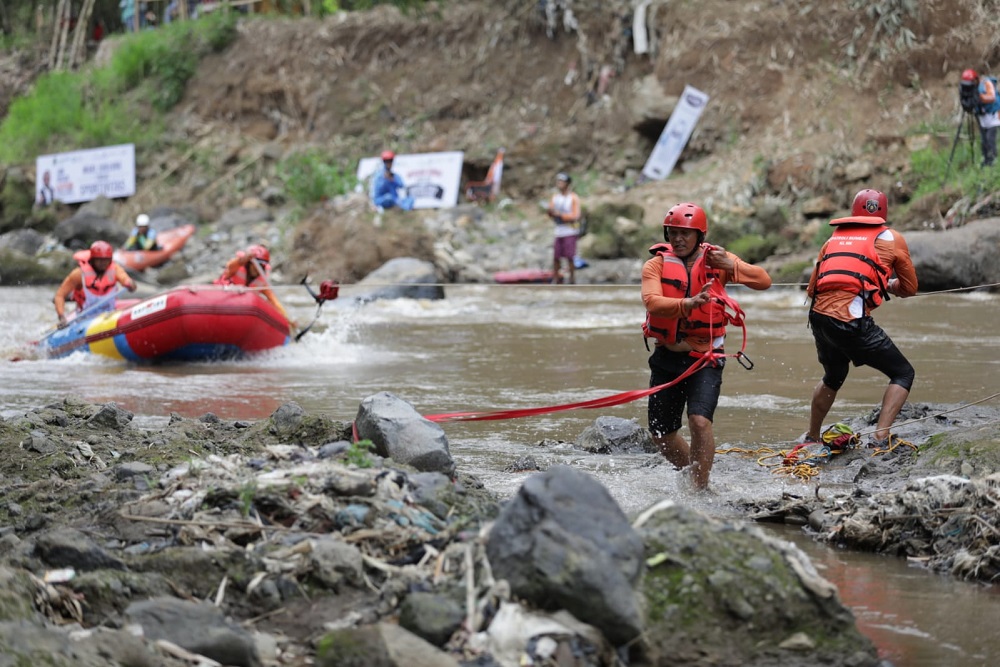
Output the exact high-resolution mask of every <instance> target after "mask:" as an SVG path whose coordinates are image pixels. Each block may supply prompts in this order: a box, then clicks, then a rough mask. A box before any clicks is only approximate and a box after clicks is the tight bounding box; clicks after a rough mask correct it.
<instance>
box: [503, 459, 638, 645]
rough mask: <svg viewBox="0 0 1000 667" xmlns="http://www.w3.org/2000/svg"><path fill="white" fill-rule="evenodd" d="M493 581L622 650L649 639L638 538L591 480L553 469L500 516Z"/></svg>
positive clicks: (569, 470)
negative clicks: (505, 584)
mask: <svg viewBox="0 0 1000 667" xmlns="http://www.w3.org/2000/svg"><path fill="white" fill-rule="evenodd" d="M486 554H487V556H488V557H489V560H490V565H491V566H492V568H493V574H494V576H495V577H496V578H498V579H506V580H507V581H508V583H509V584H510V587H511V592H512V593H513V594H514V595H516V596H517V597H519V598H521V599H524V600H526V601H528V602H530V603H531V604H533V605H535V606H536V607H539V608H541V609H547V610H559V609H564V610H566V611H568V612H570V613H571V614H573V616H575V617H576V618H578V619H579V620H581V621H583V622H584V623H588V624H590V625H592V626H594V627H596V628H597V629H598V630H600V631H601V632H603V633H604V635H605V636H606V637H607V638H608V640H609V641H610V642H611V643H613V644H615V645H621V644H625V643H626V642H629V641H631V640H633V639H635V638H636V637H637V636H639V634H640V633H641V632H642V626H643V620H642V612H641V610H640V605H639V599H638V596H637V595H636V592H635V586H636V585H637V584H638V582H639V578H640V576H641V575H642V569H643V546H642V540H641V538H640V537H639V535H638V533H636V532H635V530H633V529H632V526H631V525H629V522H628V519H627V518H626V517H625V514H624V513H623V512H622V510H621V508H619V507H618V505H617V503H615V501H614V499H613V498H612V497H611V494H610V493H608V491H607V489H605V488H604V487H603V486H602V485H601V483H600V482H598V481H597V480H596V479H594V478H593V477H591V476H590V475H588V474H586V473H584V472H581V471H579V470H576V469H575V468H571V467H569V466H553V467H552V468H549V469H548V470H547V471H545V472H544V473H540V474H537V475H533V476H531V477H529V478H528V479H527V480H526V481H525V482H524V485H523V486H521V489H520V490H519V491H518V492H517V495H516V496H514V498H513V499H511V501H510V502H509V503H508V504H507V505H506V506H505V507H504V508H503V510H501V512H500V516H499V517H498V518H497V520H496V523H494V525H493V529H492V530H491V531H490V536H489V541H488V543H487V546H486Z"/></svg>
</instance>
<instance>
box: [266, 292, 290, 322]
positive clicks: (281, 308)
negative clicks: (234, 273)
mask: <svg viewBox="0 0 1000 667" xmlns="http://www.w3.org/2000/svg"><path fill="white" fill-rule="evenodd" d="M260 293H261V295H262V296H263V297H264V298H265V299H267V300H268V301H270V302H271V305H272V306H274V307H275V308H277V309H278V311H279V312H280V313H281V314H282V316H283V317H284V318H285V319H286V320H288V323H289V324H292V321H291V320H290V319H289V318H288V312H287V311H286V310H285V307H284V306H283V305H281V301H279V300H278V296H277V295H276V294H275V293H274V292H272V291H271V288H269V287H265V288H264V289H262V290H261V291H260Z"/></svg>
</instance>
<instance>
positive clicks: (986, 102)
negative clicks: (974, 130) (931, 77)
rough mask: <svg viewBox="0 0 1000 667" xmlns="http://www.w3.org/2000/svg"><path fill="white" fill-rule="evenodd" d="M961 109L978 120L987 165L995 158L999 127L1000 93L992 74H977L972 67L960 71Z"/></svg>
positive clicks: (984, 161)
mask: <svg viewBox="0 0 1000 667" xmlns="http://www.w3.org/2000/svg"><path fill="white" fill-rule="evenodd" d="M958 93H959V101H960V102H961V104H962V110H963V111H964V112H965V113H968V114H974V115H975V116H976V118H977V119H978V120H979V138H980V145H981V147H982V150H983V165H982V166H984V167H989V166H992V165H993V162H994V161H995V160H996V158H997V128H998V127H1000V115H998V113H997V112H998V111H1000V95H997V80H996V77H992V76H979V74H978V73H976V70H974V69H967V70H965V71H964V72H962V83H961V84H960V85H959V89H958Z"/></svg>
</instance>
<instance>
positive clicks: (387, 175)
mask: <svg viewBox="0 0 1000 667" xmlns="http://www.w3.org/2000/svg"><path fill="white" fill-rule="evenodd" d="M395 159H396V154H395V153H393V152H392V151H382V164H383V165H384V166H385V168H384V169H383V170H382V171H380V172H377V173H376V174H375V175H374V176H373V177H372V188H371V198H372V203H373V204H375V206H376V207H377V208H378V209H379V210H382V209H386V208H392V207H394V206H398V207H399V208H401V209H403V210H404V211H409V210H411V209H412V208H413V197H407V196H405V195H406V186H405V185H404V184H403V179H402V178H400V176H399V174H397V173H395V172H394V171H393V170H392V161H393V160H395ZM400 190H402V191H403V195H404V196H402V197H400V196H399V191H400Z"/></svg>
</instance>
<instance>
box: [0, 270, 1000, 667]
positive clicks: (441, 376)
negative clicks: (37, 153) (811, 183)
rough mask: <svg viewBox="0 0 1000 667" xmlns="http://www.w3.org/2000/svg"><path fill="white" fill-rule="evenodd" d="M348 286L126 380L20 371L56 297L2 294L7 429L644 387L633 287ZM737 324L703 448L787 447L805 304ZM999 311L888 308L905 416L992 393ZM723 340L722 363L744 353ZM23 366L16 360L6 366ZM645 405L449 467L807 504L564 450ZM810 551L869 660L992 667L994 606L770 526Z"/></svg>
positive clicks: (760, 489)
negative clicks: (850, 614)
mask: <svg viewBox="0 0 1000 667" xmlns="http://www.w3.org/2000/svg"><path fill="white" fill-rule="evenodd" d="M354 289H357V288H351V287H345V288H343V289H342V290H341V298H340V299H338V300H337V301H334V302H330V303H328V304H326V305H325V306H324V307H323V310H322V312H321V313H320V316H319V320H318V322H317V324H316V326H315V327H314V328H313V330H311V331H310V332H309V333H308V334H307V335H306V336H305V337H303V339H302V341H301V342H300V343H296V344H292V345H290V346H288V347H285V348H282V349H279V350H275V351H272V352H269V353H266V354H263V355H260V356H258V357H254V358H253V359H250V360H245V361H239V362H225V363H205V364H183V365H167V366H145V367H144V366H128V365H122V364H119V363H116V362H112V361H111V360H105V359H101V358H96V357H92V356H89V355H84V354H80V355H75V356H72V357H69V358H67V359H62V360H39V359H33V358H31V357H30V354H28V353H27V352H26V349H25V344H26V343H27V342H29V341H31V340H33V339H37V338H38V337H39V336H41V335H42V334H44V333H45V331H46V330H47V329H48V328H49V327H51V325H52V324H53V323H54V321H55V316H54V312H53V309H52V305H51V297H52V293H53V292H54V289H48V288H0V295H2V298H0V317H2V321H3V322H6V326H5V327H3V328H2V329H0V356H2V359H3V361H0V415H2V416H3V417H5V418H7V417H11V416H13V415H18V414H22V413H24V412H26V411H27V410H30V409H33V408H36V407H40V406H42V405H45V404H47V403H51V402H53V401H58V400H62V399H63V398H64V397H66V396H68V395H73V396H77V397H79V398H81V399H83V400H85V401H87V402H91V403H104V402H108V401H114V402H116V403H118V404H119V405H121V406H122V407H124V408H126V409H128V410H130V411H132V412H134V413H135V414H136V423H137V424H138V425H140V426H145V427H150V428H155V427H156V426H157V425H159V424H163V423H166V421H167V419H168V418H169V415H170V413H171V412H176V413H178V414H180V415H183V416H186V417H197V416H200V415H203V414H205V413H207V412H212V413H214V414H216V415H218V416H219V417H222V418H224V419H243V420H253V419H261V418H266V417H267V416H269V415H270V414H271V413H272V412H273V411H274V410H275V409H276V408H278V407H279V406H280V405H282V404H283V403H287V402H289V401H294V402H296V403H298V404H299V405H301V406H302V407H303V408H305V409H306V410H307V411H309V412H314V413H320V414H325V415H328V416H330V417H333V418H336V419H343V420H350V419H353V418H354V416H355V415H356V413H357V409H358V405H359V403H360V402H361V401H362V400H363V399H364V398H365V397H367V396H370V395H372V394H375V393H377V392H380V391H388V392H391V393H393V394H395V395H397V396H399V397H400V398H402V399H404V400H406V401H407V402H409V403H411V404H412V405H413V406H414V407H415V408H416V409H417V410H418V411H420V412H421V413H422V414H432V413H440V412H453V411H475V410H490V409H509V408H527V407H538V406H547V405H559V404H564V403H573V402H577V401H583V400H587V399H595V398H600V397H604V396H607V395H609V394H614V393H618V392H622V391H626V390H631V389H642V388H644V387H646V386H648V381H649V373H648V367H647V365H646V359H647V357H648V353H647V352H646V350H645V348H644V346H643V343H642V338H641V334H640V332H639V324H640V322H641V320H642V317H643V308H642V303H641V300H640V298H639V286H638V285H621V286H587V285H580V286H575V287H573V286H568V287H562V286H500V285H462V286H448V287H447V288H446V295H447V298H446V299H444V300H441V301H432V302H428V301H412V300H397V301H376V302H373V303H368V304H365V305H359V304H358V303H357V302H356V301H355V300H354V299H353V298H352V295H357V294H358V293H357V292H352V290H354ZM278 290H279V294H280V296H281V298H282V299H283V301H284V302H285V304H286V306H288V308H289V310H290V312H291V314H292V316H293V317H294V318H295V319H297V320H298V321H299V322H302V323H307V322H309V321H310V320H312V318H313V316H314V315H315V312H316V307H315V305H314V304H313V302H312V300H311V299H310V298H309V296H308V295H307V294H306V292H305V291H304V290H303V289H302V288H301V287H290V286H289V287H279V288H278ZM732 294H733V296H735V297H736V298H737V299H738V300H739V301H740V303H741V305H742V306H743V307H744V309H745V310H746V312H747V324H748V339H747V347H746V354H747V355H748V356H749V358H750V359H751V360H752V361H753V363H754V364H755V368H754V370H752V371H747V370H744V369H743V368H741V367H740V366H739V365H737V364H735V363H732V361H730V363H729V364H728V365H727V368H726V371H725V379H724V382H723V390H722V399H721V401H720V404H719V409H718V410H717V412H716V422H715V424H716V426H715V433H716V440H717V446H718V447H720V448H722V447H747V448H756V447H759V446H762V445H770V446H778V447H787V446H789V444H790V443H791V442H792V441H793V440H794V439H796V438H797V437H798V436H799V435H800V434H802V432H803V431H804V430H805V428H806V422H807V419H808V411H809V398H810V395H811V391H812V388H813V386H814V385H815V384H816V382H817V381H818V379H819V377H820V375H821V370H820V367H819V365H818V363H817V362H816V354H815V348H814V347H813V342H812V337H811V334H810V332H809V330H808V329H807V328H806V326H805V319H806V304H805V297H804V293H803V292H801V291H800V290H797V289H794V288H789V287H786V288H773V289H771V290H769V291H767V292H760V293H758V292H752V291H749V290H743V289H741V288H736V289H733V290H732ZM998 306H1000V296H998V295H993V294H988V293H984V292H972V293H965V292H963V293H948V294H934V295H921V296H917V297H914V298H911V299H906V300H902V299H893V300H892V301H891V302H890V303H888V304H886V305H885V306H883V307H882V308H880V309H879V312H878V313H877V318H876V319H877V320H878V321H879V323H880V324H881V325H882V326H883V327H884V328H885V329H886V330H887V331H888V332H889V334H890V335H891V336H892V338H893V340H895V341H896V343H897V345H899V347H900V348H901V349H902V350H903V352H904V353H905V354H906V355H907V356H908V357H909V359H910V361H911V362H912V363H913V365H914V366H915V367H916V371H917V379H916V383H915V385H914V388H913V391H912V393H911V395H910V398H911V400H912V401H913V402H916V403H948V404H960V403H962V402H972V401H976V400H979V399H981V398H984V397H986V396H989V395H991V394H993V393H995V392H996V391H997V386H998V385H1000V382H998V379H997V378H998V376H1000V355H998V350H1000V309H998ZM740 340H741V336H740V332H739V331H731V332H730V335H729V339H728V344H727V349H728V351H730V352H734V351H736V350H737V349H738V348H739V346H740ZM14 358H20V359H21V360H19V361H9V360H10V359H14ZM884 386H885V379H884V377H883V376H881V375H879V374H878V373H876V372H874V371H871V370H870V369H867V368H861V369H852V371H851V375H850V377H849V379H848V382H847V384H846V385H845V387H844V389H843V390H842V391H841V392H840V398H839V399H838V402H837V403H836V405H835V406H834V408H833V410H832V412H831V414H830V420H831V421H832V420H835V419H847V418H853V417H857V416H859V415H863V414H866V413H867V412H869V411H870V410H871V409H872V408H873V407H875V406H876V405H877V404H878V402H879V401H880V399H881V395H882V391H883V389H884ZM645 408H646V402H645V399H641V400H639V401H636V402H633V403H628V404H625V405H621V406H618V407H614V408H606V409H601V410H599V411H586V410H577V411H569V412H556V413H552V414H548V415H542V416H537V417H529V418H524V419H514V420H507V421H485V422H466V423H451V424H445V425H444V428H445V431H446V433H447V436H448V440H449V444H450V447H451V450H452V454H453V455H454V457H455V459H456V461H457V463H458V465H459V467H460V468H461V469H462V470H463V471H466V472H470V473H472V474H475V475H476V476H478V477H480V478H481V479H482V480H483V481H484V483H485V484H486V486H487V487H488V488H490V489H493V490H495V491H497V492H498V493H500V494H502V495H510V494H512V493H514V492H515V491H516V490H517V488H518V487H519V486H520V484H521V483H522V482H523V481H524V479H525V477H526V475H527V474H529V473H511V472H506V469H507V468H508V467H509V466H510V465H511V464H512V462H514V461H515V460H517V459H518V458H520V457H524V456H532V457H534V459H535V460H536V462H537V463H538V465H539V466H540V467H542V468H545V467H547V466H549V465H552V464H555V463H566V464H570V465H574V466H577V467H580V468H582V469H585V470H587V471H588V472H590V473H592V474H594V475H595V476H597V477H598V478H599V479H600V480H601V481H602V482H603V483H604V484H605V486H607V487H608V489H609V490H610V491H611V493H612V494H613V495H614V497H615V498H616V499H617V500H618V502H619V503H620V505H621V506H622V508H623V509H624V510H625V511H626V512H629V513H632V512H636V511H639V510H641V509H642V508H644V507H646V506H648V505H650V504H652V503H653V502H655V501H657V500H661V499H663V498H664V497H671V498H675V499H677V500H679V501H680V502H685V503H688V504H691V505H695V506H698V507H699V508H700V509H702V510H704V511H706V512H708V513H710V514H713V515H716V516H725V517H730V518H731V517H733V516H735V513H734V510H732V509H731V505H730V503H732V502H733V501H735V500H737V499H741V498H773V497H776V496H779V495H780V494H781V493H782V492H783V491H786V490H787V491H790V492H793V493H797V494H802V493H808V492H810V490H809V489H808V488H805V489H804V488H803V484H802V483H801V482H797V481H795V480H788V479H784V478H779V477H777V476H774V475H771V474H770V473H769V472H768V471H767V470H766V469H764V468H760V469H759V470H754V469H753V468H752V467H750V468H748V466H747V464H746V461H745V460H744V461H739V462H738V461H737V460H736V459H734V458H732V456H731V455H725V456H724V455H719V456H717V457H716V463H715V468H714V469H713V473H712V486H713V488H714V490H715V491H716V495H712V496H709V497H707V498H706V497H701V496H692V495H690V493H689V492H687V491H686V490H685V489H684V487H683V485H682V484H681V483H680V481H681V480H680V476H679V475H678V474H677V473H676V472H674V471H673V470H671V469H670V468H669V466H666V465H663V464H662V461H661V460H660V458H659V456H658V455H652V454H647V455H630V456H613V457H609V456H599V455H590V454H587V453H585V452H581V451H579V450H575V449H573V448H572V447H571V446H570V445H568V444H565V443H567V442H572V441H574V440H575V439H576V438H577V436H579V434H580V433H581V432H582V431H583V429H584V428H586V427H587V426H588V425H589V424H591V423H592V422H593V420H594V419H595V418H596V417H598V416H602V415H613V416H617V417H623V418H627V419H636V420H638V421H639V423H641V424H643V425H645V423H646V419H645ZM767 529H768V530H775V531H776V532H777V533H778V534H780V535H781V536H782V537H783V538H785V539H789V540H793V541H795V542H796V543H797V544H799V546H800V547H801V548H803V549H804V550H806V551H807V553H809V554H810V556H811V557H812V558H813V560H814V561H815V562H816V564H817V566H818V567H819V568H820V570H821V571H822V572H823V573H824V574H825V575H826V576H827V577H828V578H829V579H830V580H831V581H833V582H834V583H836V584H837V586H838V587H839V589H840V593H841V598H842V599H843V600H844V602H845V603H846V604H848V605H849V606H850V607H851V608H852V609H853V610H854V612H855V615H856V616H857V618H858V622H859V624H860V626H861V629H862V630H863V631H864V632H865V633H866V634H867V635H868V636H870V637H871V638H872V639H873V640H874V641H875V643H876V645H877V646H878V647H879V650H880V653H881V655H882V656H883V657H884V658H885V659H886V660H888V661H890V662H891V663H892V664H895V665H898V666H900V667H902V666H911V665H912V666H919V665H927V666H936V665H950V666H958V667H965V666H973V665H993V664H996V663H997V661H998V660H1000V637H998V636H997V635H996V634H995V633H993V632H992V631H991V629H990V628H989V626H988V625H987V624H988V623H990V621H989V620H987V619H996V618H998V617H1000V595H998V592H997V591H996V590H995V589H993V588H991V587H986V586H983V585H981V584H970V583H965V582H959V581H954V580H952V579H949V578H944V577H941V576H938V575H932V574H928V573H927V572H925V571H923V570H920V569H917V568H914V567H909V566H907V564H906V563H905V562H903V561H900V560H898V559H894V558H887V557H880V556H875V555H870V554H857V553H851V552H845V551H842V550H836V549H831V548H829V547H827V546H824V545H820V544H816V543H814V542H813V541H812V540H811V539H810V538H809V537H808V536H807V535H805V534H804V533H802V532H801V531H800V530H798V529H791V528H780V529H774V528H770V527H767Z"/></svg>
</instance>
